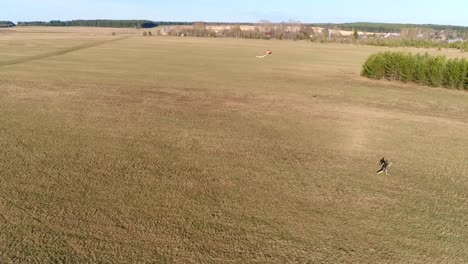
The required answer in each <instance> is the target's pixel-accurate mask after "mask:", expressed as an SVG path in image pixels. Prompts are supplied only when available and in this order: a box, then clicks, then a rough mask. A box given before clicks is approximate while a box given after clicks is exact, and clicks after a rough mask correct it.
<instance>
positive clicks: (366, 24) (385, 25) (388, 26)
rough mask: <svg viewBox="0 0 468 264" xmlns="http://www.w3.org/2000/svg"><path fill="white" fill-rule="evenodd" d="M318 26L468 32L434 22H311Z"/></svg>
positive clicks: (457, 27) (345, 28) (467, 30)
mask: <svg viewBox="0 0 468 264" xmlns="http://www.w3.org/2000/svg"><path fill="white" fill-rule="evenodd" d="M310 25H312V26H317V27H325V28H336V29H341V30H348V31H349V30H358V31H365V32H375V33H381V32H385V33H399V32H401V31H402V30H404V29H408V28H422V29H429V30H436V31H442V30H448V31H456V32H459V33H460V34H464V33H468V27H464V26H451V25H434V24H398V23H370V22H357V23H343V24H331V23H328V24H310Z"/></svg>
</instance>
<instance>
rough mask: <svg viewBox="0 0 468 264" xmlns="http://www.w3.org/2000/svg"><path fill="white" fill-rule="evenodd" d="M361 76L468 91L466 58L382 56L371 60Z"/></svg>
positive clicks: (406, 54)
mask: <svg viewBox="0 0 468 264" xmlns="http://www.w3.org/2000/svg"><path fill="white" fill-rule="evenodd" d="M361 74H362V75H363V76H366V77H368V78H372V79H383V78H385V79H387V80H391V81H394V80H395V81H402V82H415V83H418V84H421V85H427V86H432V87H446V88H454V89H465V90H468V60H467V59H464V58H463V59H460V58H456V59H447V58H446V57H445V56H430V55H429V54H427V53H426V54H424V55H421V54H411V53H404V52H385V53H378V54H374V55H371V56H370V57H369V58H368V59H367V61H366V62H365V63H364V65H363V66H362V72H361Z"/></svg>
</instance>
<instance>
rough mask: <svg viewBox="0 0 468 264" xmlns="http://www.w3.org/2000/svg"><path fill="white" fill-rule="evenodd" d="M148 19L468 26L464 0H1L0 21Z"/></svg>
mask: <svg viewBox="0 0 468 264" xmlns="http://www.w3.org/2000/svg"><path fill="white" fill-rule="evenodd" d="M73 19H148V20H153V21H206V22H258V21H260V20H269V21H271V22H282V21H290V20H295V21H301V22H304V23H344V22H386V23H417V24H450V25H461V26H468V1H467V0H390V1H379V0H354V1H343V0H319V1H316V0H310V1H306V0H282V1H280V0H270V1H266V0H233V1H215V0H194V1H191V0H165V1H162V0H74V1H66V0H0V20H9V21H13V22H18V21H49V20H73Z"/></svg>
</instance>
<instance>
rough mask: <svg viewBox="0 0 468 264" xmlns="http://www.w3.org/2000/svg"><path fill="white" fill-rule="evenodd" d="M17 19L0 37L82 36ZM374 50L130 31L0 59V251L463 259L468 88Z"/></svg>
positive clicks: (87, 258)
mask: <svg viewBox="0 0 468 264" xmlns="http://www.w3.org/2000/svg"><path fill="white" fill-rule="evenodd" d="M27 36H28V37H25V35H23V34H20V33H15V34H13V35H12V36H9V37H8V38H9V39H7V40H5V39H2V38H3V36H2V35H0V45H4V46H5V45H6V46H8V43H10V42H11V41H16V43H24V44H25V45H30V44H31V43H33V44H34V43H36V45H38V47H37V50H35V51H34V52H32V51H31V53H34V54H28V56H34V55H38V54H42V53H43V51H46V52H53V51H56V50H61V49H63V48H66V47H74V46H77V45H81V44H83V43H88V41H91V40H90V39H89V37H85V36H81V37H80V36H75V37H72V38H69V39H68V40H67V37H66V36H68V35H64V34H62V33H60V34H59V33H48V34H38V35H35V34H28V35H27ZM44 39H49V40H46V41H44ZM50 39H57V42H55V41H51V40H50ZM91 39H92V41H98V40H99V39H101V40H102V37H100V36H94V37H92V38H91ZM266 48H270V49H272V50H273V51H274V54H273V56H270V57H269V58H267V59H265V60H257V59H255V57H254V56H255V55H256V54H258V53H259V52H262V51H264V50H265V49H266ZM2 50H3V49H2ZM11 50H12V51H14V52H12V53H18V52H19V53H21V52H20V51H19V50H18V49H15V48H14V47H13V48H12V49H11ZM379 50H381V49H379V48H376V47H360V46H346V45H320V44H310V43H303V42H286V41H284V42H281V41H249V40H233V39H190V38H180V39H178V38H157V37H153V38H142V37H134V38H130V39H125V40H121V41H118V42H113V43H108V44H105V45H101V46H96V47H92V48H89V49H82V50H77V51H75V52H71V53H68V54H64V55H61V56H53V57H48V58H44V59H41V60H35V61H28V62H25V63H21V64H16V65H9V66H3V67H0V182H1V183H0V230H2V232H0V259H2V260H3V262H21V263H23V262H28V261H29V262H38V263H47V262H59V263H60V262H65V263H82V262H98V263H129V262H134V263H142V262H156V263H162V262H170V263H173V262H175V263H464V262H468V251H467V248H466V246H465V245H466V244H467V243H468V239H467V238H468V233H467V227H468V226H467V224H466V223H468V218H467V215H468V214H467V212H468V198H467V196H466V191H467V188H468V180H467V178H466V175H468V174H467V166H466V160H465V159H466V156H467V154H468V148H467V147H466V146H468V140H467V136H466V131H467V128H468V118H467V116H468V104H467V101H468V94H467V93H463V92H457V91H447V90H442V89H430V88H420V87H416V86H410V85H405V86H402V85H395V84H393V83H388V82H373V81H368V80H365V79H363V78H361V77H359V71H360V65H361V63H362V62H363V60H364V59H365V58H366V57H367V56H368V55H369V54H371V53H374V52H376V51H379ZM448 53H449V56H456V55H457V54H455V53H452V52H451V51H450V52H448ZM15 56H23V55H22V54H20V55H12V57H15ZM0 60H1V61H3V58H1V59H0ZM5 61H6V60H5ZM381 156H385V157H387V158H389V159H390V160H391V161H392V162H393V166H392V167H391V171H390V173H391V174H390V175H389V176H381V175H380V176H376V175H375V171H376V170H377V168H376V167H377V164H376V163H377V162H378V160H379V159H380V158H381Z"/></svg>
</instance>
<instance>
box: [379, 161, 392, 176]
mask: <svg viewBox="0 0 468 264" xmlns="http://www.w3.org/2000/svg"><path fill="white" fill-rule="evenodd" d="M379 165H380V170H378V171H377V174H380V173H382V172H385V175H387V174H388V166H390V163H389V162H388V160H386V159H385V158H382V159H381V160H380V161H379Z"/></svg>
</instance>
